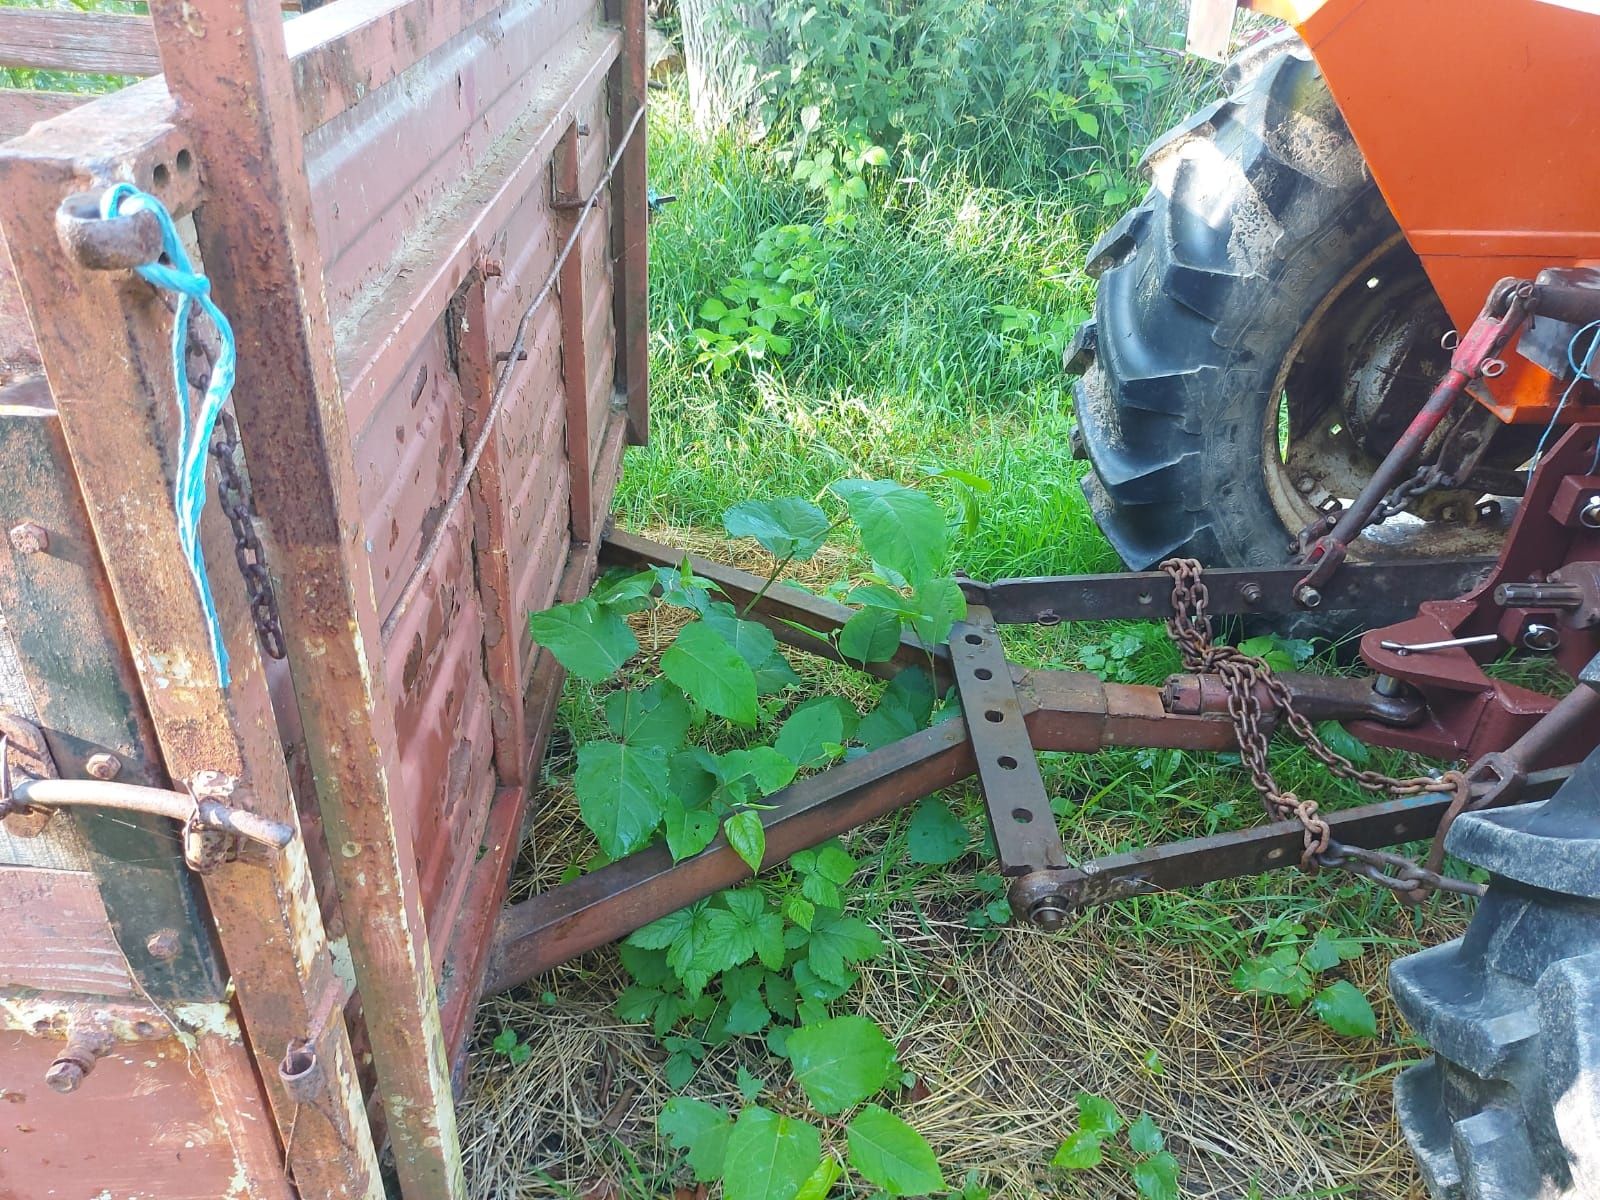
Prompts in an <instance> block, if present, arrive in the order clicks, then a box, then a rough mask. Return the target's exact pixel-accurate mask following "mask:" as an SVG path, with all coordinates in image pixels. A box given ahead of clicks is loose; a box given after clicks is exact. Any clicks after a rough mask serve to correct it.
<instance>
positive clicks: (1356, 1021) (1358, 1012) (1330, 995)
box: [1311, 979, 1378, 1038]
mask: <svg viewBox="0 0 1600 1200" xmlns="http://www.w3.org/2000/svg"><path fill="white" fill-rule="evenodd" d="M1311 1007H1312V1008H1313V1009H1315V1010H1316V1014H1317V1016H1319V1017H1321V1018H1322V1020H1323V1023H1324V1024H1325V1025H1327V1027H1328V1028H1329V1029H1331V1030H1333V1031H1334V1032H1335V1033H1342V1034H1344V1036H1345V1037H1361V1038H1370V1037H1377V1036H1378V1018H1377V1016H1376V1014H1374V1013H1373V1011H1372V1005H1371V1004H1369V1003H1368V1002H1367V998H1366V997H1365V996H1363V995H1362V994H1361V993H1360V991H1358V990H1357V989H1356V986H1355V984H1353V983H1351V982H1350V981H1349V980H1346V979H1341V980H1339V982H1338V983H1330V984H1329V985H1328V986H1327V987H1325V988H1323V989H1322V990H1321V991H1320V992H1318V993H1317V996H1316V999H1314V1000H1313V1001H1312V1002H1311Z"/></svg>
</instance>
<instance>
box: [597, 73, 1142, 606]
mask: <svg viewBox="0 0 1600 1200" xmlns="http://www.w3.org/2000/svg"><path fill="white" fill-rule="evenodd" d="M656 112H657V115H656V118H655V121H654V123H653V125H652V128H651V137H652V142H651V146H652V158H651V177H652V182H653V185H654V186H655V187H657V188H658V189H660V190H662V191H671V192H676V193H677V194H678V195H679V196H680V199H679V201H678V203H676V204H674V205H672V206H670V207H669V208H667V209H665V210H664V211H663V212H662V213H661V214H660V215H659V216H658V217H656V219H655V220H654V222H653V223H652V225H651V230H650V233H651V271H652V281H651V329H652V333H651V363H652V368H651V369H652V376H651V402H652V406H653V408H652V411H653V416H652V434H651V441H650V445H649V446H648V447H646V448H644V449H640V450H634V451H631V452H630V454H629V456H628V460H627V469H626V472H625V474H624V477H623V481H622V486H621V490H620V492H619V494H618V499H617V510H618V516H619V518H620V519H622V520H623V521H625V522H627V523H630V524H635V525H650V524H672V525H687V526H694V527H701V528H708V529H709V528H716V527H718V526H719V525H720V520H721V514H722V511H723V510H724V509H725V508H726V507H728V505H730V504H733V503H735V502H736V501H738V500H741V499H746V498H748V497H751V496H758V495H782V494H793V495H814V494H816V493H818V492H820V491H821V490H822V489H823V488H824V487H825V486H826V485H827V484H829V483H830V482H832V481H833V480H835V479H838V478H841V477H843V476H847V475H865V476H871V477H887V478H899V479H902V480H904V481H905V482H908V483H914V482H917V481H918V480H919V478H921V477H922V475H923V472H924V470H937V469H941V468H947V467H955V468H960V469H962V470H966V471H970V472H972V473H974V474H977V475H981V476H983V477H984V478H986V479H988V480H990V482H991V483H992V484H993V486H994V492H993V494H992V496H991V498H990V499H989V502H988V503H987V504H986V506H985V512H984V520H983V525H982V528H981V529H980V530H979V531H978V532H977V533H975V534H973V535H971V536H964V537H962V538H960V539H959V540H958V543H957V546H956V562H957V564H958V565H959V566H961V567H962V568H963V569H965V570H966V571H968V572H969V573H971V574H972V575H974V576H977V577H983V576H985V575H995V574H1002V573H1003V574H1019V573H1020V574H1043V573H1052V572H1064V571H1068V570H1111V569H1114V567H1115V556H1114V555H1113V554H1112V553H1111V551H1110V548H1109V547H1108V546H1107V544H1106V543H1105V541H1104V540H1103V539H1102V538H1101V537H1100V536H1099V534H1098V533H1097V532H1096V531H1095V529H1094V525H1093V522H1092V521H1091V519H1090V517H1089V514H1088V511H1087V509H1086V507H1085V505H1084V503H1083V500H1082V496H1081V494H1080V493H1079V490H1078V483H1077V481H1078V478H1079V476H1080V475H1081V474H1082V464H1079V463H1075V462H1073V461H1072V458H1071V454H1070V451H1069V449H1068V435H1069V433H1070V431H1071V427H1072V414H1071V404H1070V402H1069V398H1068V391H1067V385H1068V381H1067V379H1066V377H1065V376H1064V375H1063V373H1062V370H1061V363H1060V357H1059V351H1055V352H1043V353H1041V352H1038V351H1037V350H1032V349H1028V348H1024V347H1021V346H1019V345H1018V344H1017V342H1016V340H1014V339H1012V340H1008V339H1006V338H1003V337H1002V335H1001V333H1000V332H999V318H998V317H997V316H996V314H995V312H994V308H995V306H996V305H1001V304H1006V305H1013V306H1017V307H1021V308H1027V309H1030V310H1032V311H1035V312H1037V313H1039V314H1040V315H1041V317H1043V318H1045V319H1047V320H1048V319H1055V320H1056V321H1058V322H1073V321H1075V320H1076V319H1077V318H1078V317H1081V316H1082V315H1083V314H1084V313H1085V312H1086V310H1087V307H1088V304H1089V289H1088V285H1087V282H1086V281H1085V280H1084V279H1083V278H1082V276H1081V275H1080V274H1079V272H1078V271H1077V264H1078V263H1080V262H1081V261H1082V259H1083V254H1084V249H1085V236H1086V235H1085V233H1084V231H1083V226H1084V224H1085V221H1086V219H1094V220H1098V219H1100V214H1098V213H1091V214H1086V213H1085V212H1083V211H1082V206H1081V205H1078V204H1075V203H1074V202H1073V201H1072V200H1070V199H1064V200H1060V201H1048V202H1047V201H1042V200H1024V201H1019V200H1016V199H1014V198H1012V197H1009V196H1007V195H1006V194H1005V193H1001V192H997V191H994V190H992V189H983V188H980V187H977V186H974V185H970V184H967V183H965V182H964V181H962V180H961V179H960V177H959V176H957V177H956V178H954V179H952V180H948V181H946V182H944V183H943V184H942V185H941V186H940V187H937V188H934V187H928V186H925V185H922V184H890V185H887V186H888V187H889V188H890V189H891V194H890V199H889V204H888V205H887V206H886V207H885V208H884V209H882V210H879V209H875V208H868V209H865V210H864V211H863V212H862V214H861V216H860V218H859V220H858V222H857V224H856V225H855V227H854V228H853V229H852V230H850V231H849V232H848V233H846V234H843V235H842V236H841V238H840V240H839V249H838V251H837V253H835V254H834V255H833V256H832V257H831V258H830V259H829V260H828V262H827V264H826V266H825V268H824V271H823V276H822V279H821V281H820V287H819V293H820V295H821V297H822V300H823V302H824V304H825V306H826V315H825V317H824V319H823V320H821V321H819V322H817V323H816V325H815V327H808V328H807V329H805V330H804V331H802V332H801V333H799V334H797V335H796V336H795V349H794V352H793V353H792V354H791V355H790V357H789V358H788V359H786V360H785V361H784V362H783V363H782V366H781V368H779V369H778V370H774V371H772V372H770V373H765V374H758V375H756V376H754V377H751V376H749V375H745V374H738V375H734V374H732V373H730V374H729V375H726V376H724V377H722V378H721V379H715V380H713V379H711V378H710V377H709V375H708V374H707V373H706V372H705V371H704V370H702V369H699V368H697V367H696V366H695V362H694V359H695V347H694V339H693V335H692V330H693V328H694V327H695V325H696V324H698V323H699V322H697V321H696V319H695V313H696V311H697V310H698V308H699V306H700V304H701V303H702V301H704V300H705V299H706V298H708V297H710V296H712V295H714V294H715V293H716V291H717V289H718V287H720V286H721V285H722V284H723V283H724V282H725V281H726V280H727V279H728V278H729V277H730V276H731V275H733V274H734V273H735V272H736V271H737V270H738V268H739V264H740V263H741V261H743V258H744V257H745V256H746V255H747V254H748V253H749V251H750V248H751V247H752V246H753V245H754V243H755V240H756V238H757V237H758V236H759V235H760V234H761V233H762V232H763V231H764V230H766V229H768V228H769V227H771V226H773V225H778V224H784V223H789V222H804V221H809V220H814V219H816V217H817V216H818V215H819V214H818V213H817V212H816V209H815V205H814V204H812V203H811V202H810V201H809V198H808V197H806V196H805V195H804V194H803V193H802V191H801V190H800V189H799V188H798V186H796V185H793V184H790V183H788V182H787V181H786V180H784V179H783V178H782V177H781V176H780V175H778V174H777V172H776V168H775V167H774V165H773V164H772V162H771V160H770V158H769V157H768V156H767V155H766V154H764V153H761V152H760V151H757V150H752V149H750V148H747V147H743V146H740V145H739V144H737V143H735V142H734V141H733V140H731V139H729V138H724V139H721V140H719V141H716V142H712V143H706V142H703V141H700V140H698V139H696V138H695V137H694V136H693V135H692V134H691V133H689V132H688V130H687V129H686V128H685V125H684V121H683V113H682V108H681V105H680V104H679V103H678V102H677V101H676V99H675V98H671V99H667V100H664V101H658V103H657V110H656ZM902 193H905V194H902Z"/></svg>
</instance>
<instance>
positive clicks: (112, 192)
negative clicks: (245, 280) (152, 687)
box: [100, 183, 238, 687]
mask: <svg viewBox="0 0 1600 1200" xmlns="http://www.w3.org/2000/svg"><path fill="white" fill-rule="evenodd" d="M137 212H149V213H154V214H155V217H156V220H157V221H159V222H160V223H161V249H162V257H163V258H164V259H165V261H164V262H151V263H145V264H144V265H143V266H141V267H137V268H135V269H136V270H137V271H138V272H139V274H140V276H141V277H143V278H144V279H145V280H146V281H147V282H149V283H151V284H153V285H155V286H156V287H158V288H164V289H166V290H167V291H169V292H174V293H176V295H177V297H178V305H177V316H176V318H175V319H174V321H173V323H172V381H173V389H174V391H175V392H176V396H175V399H176V401H177V407H178V472H177V481H176V483H174V485H173V496H172V499H173V505H174V507H175V508H176V509H177V513H178V540H179V542H180V544H181V545H182V547H183V553H184V556H185V558H186V559H187V560H188V565H189V574H190V575H191V576H192V577H193V579H194V585H195V589H196V590H197V591H198V592H199V594H200V606H201V608H202V609H204V611H205V619H206V630H207V632H208V633H209V634H210V635H211V652H212V654H213V655H214V656H215V658H216V660H217V681H218V682H219V683H220V684H221V685H222V686H223V687H227V686H228V650H227V647H226V646H224V645H223V644H222V622H221V621H220V620H219V619H218V617H217V602H216V600H215V598H214V597H213V596H212V594H211V580H210V578H209V577H208V576H207V574H206V562H205V555H204V554H203V553H202V551H201V549H200V514H201V513H202V512H203V511H204V510H205V506H206V453H207V450H208V449H209V447H210V445H211V431H212V429H213V428H214V427H215V426H216V423H217V415H218V414H219V413H221V412H222V407H223V405H225V404H227V402H228V397H229V395H230V394H231V393H232V392H233V379H234V372H235V370H236V368H237V365H238V355H237V350H236V347H235V345H234V340H233V326H231V325H229V324H228V318H227V317H225V316H223V315H222V310H221V309H220V308H218V307H217V306H216V304H215V303H213V301H212V299H211V281H210V280H208V279H207V278H206V277H205V276H204V275H201V274H200V273H199V272H197V271H196V270H195V269H194V264H193V263H192V262H191V261H190V259H189V254H188V251H186V250H185V249H184V248H183V241H182V239H180V238H179V237H178V229H177V226H176V225H174V224H173V221H172V214H171V213H169V212H168V211H167V209H166V206H165V205H164V204H162V203H161V201H160V200H157V199H156V198H155V197H154V196H152V195H150V194H149V193H147V192H142V191H140V190H139V189H138V188H136V187H134V186H133V185H132V184H129V183H119V184H116V185H114V186H113V187H111V188H109V189H108V190H107V191H106V194H105V195H104V196H103V197H102V198H101V200H100V215H101V216H102V217H106V218H110V217H124V216H130V215H132V214H133V213H137ZM195 305H199V306H200V309H201V311H203V312H204V313H205V314H206V316H208V317H209V318H211V324H212V325H213V326H214V327H215V328H216V331H217V342H218V351H217V358H216V362H215V363H214V364H213V366H212V368H211V377H210V378H209V379H208V380H207V381H206V388H205V394H204V396H202V397H201V399H200V401H199V403H198V404H197V405H195V406H194V408H193V409H192V410H191V406H190V400H189V372H188V352H189V318H190V316H191V315H192V314H193V311H194V307H195Z"/></svg>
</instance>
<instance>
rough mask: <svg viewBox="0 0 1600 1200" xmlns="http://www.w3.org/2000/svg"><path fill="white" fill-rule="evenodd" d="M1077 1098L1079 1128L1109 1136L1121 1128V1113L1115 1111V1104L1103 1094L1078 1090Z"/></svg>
mask: <svg viewBox="0 0 1600 1200" xmlns="http://www.w3.org/2000/svg"><path fill="white" fill-rule="evenodd" d="M1077 1100H1078V1128H1079V1129H1083V1130H1086V1131H1088V1132H1089V1133H1094V1134H1098V1135H1099V1136H1101V1137H1110V1136H1111V1135H1112V1134H1114V1133H1116V1132H1117V1130H1119V1129H1121V1128H1122V1114H1121V1113H1119V1112H1118V1111H1117V1106H1116V1105H1115V1104H1113V1103H1111V1101H1109V1100H1107V1099H1106V1098H1105V1097H1104V1096H1095V1095H1092V1094H1090V1093H1089V1092H1079V1093H1078V1096H1077Z"/></svg>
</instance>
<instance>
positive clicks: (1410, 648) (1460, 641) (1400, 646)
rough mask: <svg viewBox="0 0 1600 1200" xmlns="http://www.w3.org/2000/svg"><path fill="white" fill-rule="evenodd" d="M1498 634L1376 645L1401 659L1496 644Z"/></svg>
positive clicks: (1380, 643)
mask: <svg viewBox="0 0 1600 1200" xmlns="http://www.w3.org/2000/svg"><path fill="white" fill-rule="evenodd" d="M1499 640H1500V635H1499V634H1498V633H1480V634H1477V635H1475V636H1473V637H1458V638H1449V639H1447V640H1446V641H1442V642H1411V643H1410V644H1407V643H1405V642H1379V643H1378V645H1379V646H1380V647H1382V648H1383V649H1385V650H1392V651H1394V653H1396V654H1398V655H1399V656H1400V657H1401V658H1404V657H1405V656H1406V655H1408V654H1420V653H1422V652H1423V651H1425V650H1450V649H1453V648H1454V647H1456V646H1486V645H1488V644H1489V643H1490V642H1498V641H1499Z"/></svg>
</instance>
